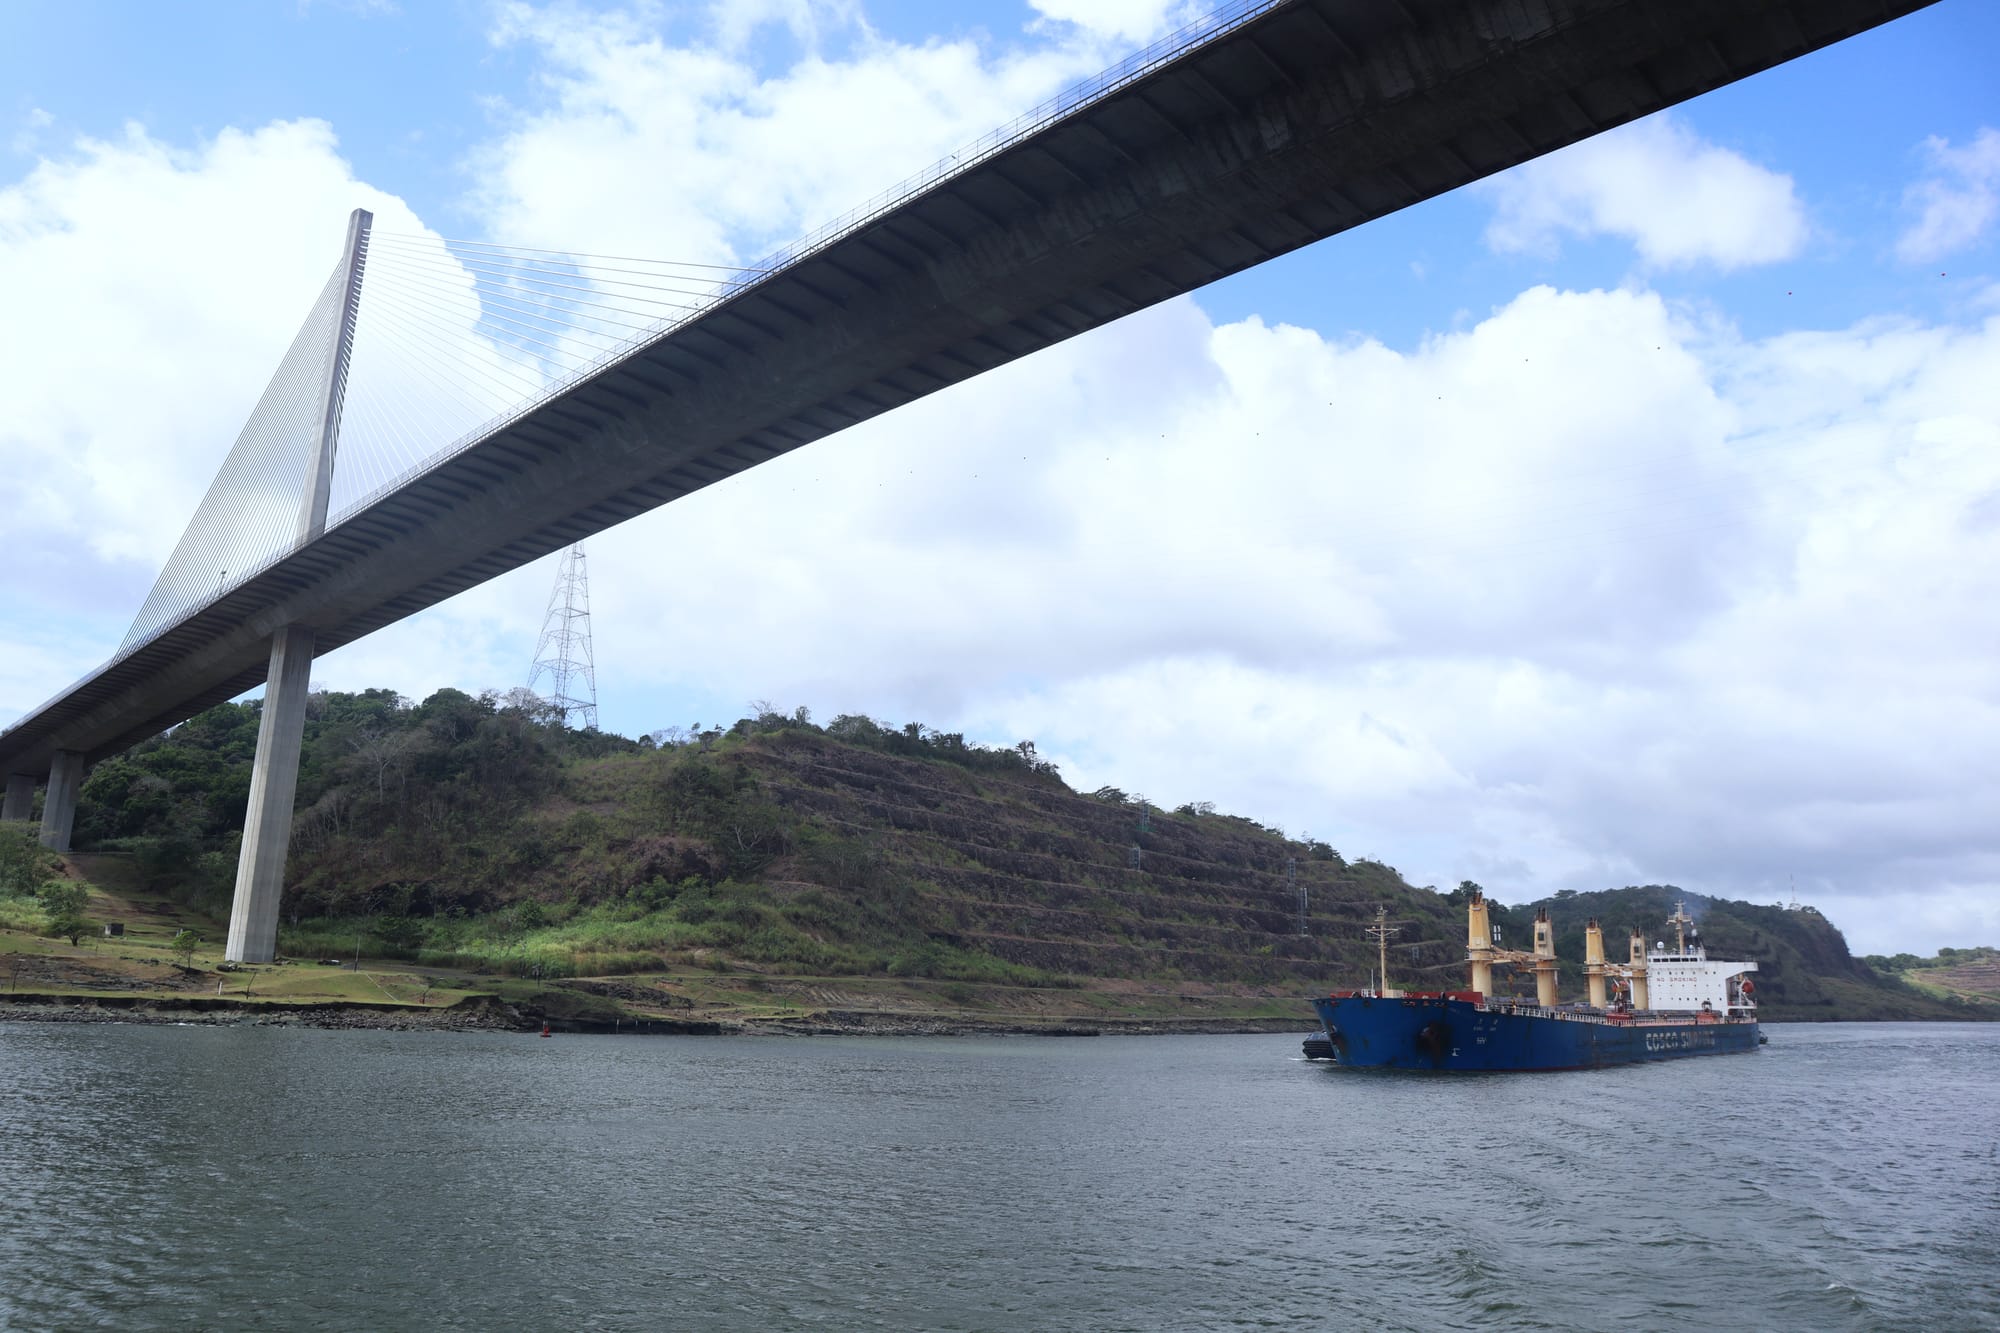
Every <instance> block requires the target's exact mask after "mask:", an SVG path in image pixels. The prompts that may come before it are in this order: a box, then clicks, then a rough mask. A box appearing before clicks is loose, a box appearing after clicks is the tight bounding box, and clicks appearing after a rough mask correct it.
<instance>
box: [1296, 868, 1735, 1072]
mask: <svg viewBox="0 0 2000 1333" xmlns="http://www.w3.org/2000/svg"><path fill="white" fill-rule="evenodd" d="M1376 917H1377V919H1376V924H1375V926H1374V927H1373V928H1372V929H1371V931H1370V934H1371V935H1372V936H1373V937H1375V938H1376V939H1378V940H1381V941H1386V940H1387V937H1388V932H1389V930H1390V927H1389V925H1388V922H1387V919H1386V915H1385V914H1384V913H1382V912H1380V911H1378V912H1377V914H1376ZM1667 924H1668V925H1669V926H1670V927H1672V928H1673V932H1674V938H1673V943H1672V944H1671V946H1670V945H1669V944H1668V942H1667V941H1666V940H1664V939H1661V940H1659V941H1657V942H1655V943H1654V944H1652V945H1650V946H1649V945H1648V944H1647V943H1646V939H1645V936H1644V935H1643V934H1641V933H1640V932H1639V931H1637V930H1635V931H1633V932H1632V935H1631V938H1630V940H1629V942H1628V961H1627V962H1624V963H1613V962H1610V961H1609V960H1607V959H1606V957H1605V954H1604V935H1603V931H1602V930H1601V929H1600V928H1599V926H1598V923H1597V922H1596V921H1594V920H1593V921H1591V922H1590V923H1589V924H1588V925H1587V926H1586V927H1585V929H1584V978H1585V984H1586V986H1587V988H1588V996H1589V999H1588V1001H1587V1002H1586V1003H1582V1004H1569V1005H1564V1004H1562V1003H1560V1002H1559V1000H1558V995H1557V990H1558V988H1557V981H1558V966H1557V960H1556V951H1555V926H1554V924H1553V922H1552V921H1551V920H1550V918H1549V914H1548V911H1547V909H1546V908H1544V909H1541V910H1539V911H1537V912H1536V914H1535V937H1534V942H1533V948H1532V949H1530V950H1528V951H1522V950H1514V949H1503V948H1501V947H1500V946H1499V944H1498V943H1497V942H1496V940H1495V937H1494V931H1493V928H1492V924H1491V913H1490V911H1489V909H1488V907H1487V903H1486V898H1485V895H1484V894H1483V893H1480V892H1479V891H1477V890H1475V891H1474V892H1473V895H1472V899H1471V902H1470V904H1469V905H1468V907H1467V918H1466V961H1467V963H1468V964H1469V965H1470V970H1471V982H1472V988H1471V989H1470V990H1464V991H1401V990H1393V989H1391V988H1390V987H1389V985H1388V952H1387V949H1386V947H1384V948H1383V950H1382V953H1381V964H1382V970H1381V971H1380V972H1379V973H1378V974H1377V977H1376V982H1375V986H1374V988H1373V989H1370V990H1365V991H1347V992H1335V993H1334V994H1331V995H1328V996H1324V997H1321V998H1316V999H1315V1000H1314V1001H1313V1005H1314V1008H1316V1009H1317V1010H1318V1011H1319V1016H1320V1022H1321V1024H1322V1025H1323V1028H1324V1031H1323V1032H1322V1033H1321V1034H1320V1035H1318V1036H1316V1037H1314V1038H1311V1039H1309V1040H1308V1041H1307V1042H1306V1054H1307V1055H1308V1057H1311V1058H1319V1059H1331V1060H1333V1061H1334V1062H1335V1063H1336V1064H1343V1065H1352V1066H1358V1067H1371V1068H1387V1069H1436V1070H1494V1071H1498V1070H1532V1069H1588V1068H1598V1067H1602V1066H1605V1065H1615V1064H1631V1063H1634V1062H1636V1061H1641V1060H1667V1059H1675V1058H1678V1057H1681V1056H1688V1055H1712V1054H1721V1053H1724V1052H1730V1051H1748V1050H1755V1049H1756V1048H1757V1046H1758V1045H1759V1044H1760V1043H1761V1042H1762V1040H1763V1036H1762V1033H1761V1032H1760V1031H1759V1029H1758V1025H1757V1015H1756V1000H1755V998H1754V996H1755V991H1756V987H1755V984H1754V983H1753V982H1752V981H1751V980H1750V973H1752V972H1755V971H1756V970H1757V964H1755V963H1754V962H1725V961H1721V960H1714V959H1710V958H1709V956H1708V951H1707V949H1706V948H1705V947H1704V946H1703V944H1702V943H1701V936H1700V932H1699V930H1698V929H1697V927H1696V926H1695V922H1694V919H1693V918H1692V917H1690V916H1688V914H1687V910H1686V905H1685V904H1679V905H1677V906H1676V907H1675V909H1674V914H1673V915H1672V916H1671V917H1669V918H1668V919H1667ZM1510 964H1511V965H1520V966H1526V967H1529V968H1531V969H1532V970H1533V972H1534V976H1535V1002H1534V1003H1533V1004H1527V1003H1524V1002H1522V1001H1517V1000H1514V999H1512V998H1509V997H1504V996H1500V995H1497V994H1495V992H1494V988H1493V969H1494V968H1495V967H1496V966H1503V965H1510Z"/></svg>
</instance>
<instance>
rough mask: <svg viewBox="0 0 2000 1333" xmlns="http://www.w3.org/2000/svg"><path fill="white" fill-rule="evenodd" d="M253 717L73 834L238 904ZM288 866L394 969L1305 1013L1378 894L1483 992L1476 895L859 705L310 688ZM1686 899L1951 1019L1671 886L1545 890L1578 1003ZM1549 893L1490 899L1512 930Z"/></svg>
mask: <svg viewBox="0 0 2000 1333" xmlns="http://www.w3.org/2000/svg"><path fill="white" fill-rule="evenodd" d="M257 707H258V706H257V705H256V704H255V703H251V704H240V705H223V706H222V707H220V708H216V709H212V710H210V711H209V712H208V713H205V714H203V715H202V716H201V717H198V718H196V719H194V720H193V721H191V722H189V723H188V724H186V725H185V726H183V727H181V728H179V729H177V730H176V731H174V732H172V733H170V734H168V735H166V736H163V737H160V738H157V739H155V740H152V741H149V742H146V743H145V744H143V745H141V746H139V747H137V748H135V749H134V750H133V751H132V752H130V753H129V754H127V755H125V756H123V757H121V758H118V759H114V760H110V761H107V762H105V763H103V764H100V765H99V766H98V767H97V768H96V769H94V770H93V771H92V773H91V775H90V777H89V779H88V781H87V782H86V784H85V787H84V792H83V800H82V803H81V805H80V808H79V814H78V820H77V838H78V843H79V846H80V847H82V848H84V849H87V850H88V849H94V850H99V851H112V852H118V851H122V852H125V853H128V854H129V855H130V856H131V857H132V858H133V861H134V862H135V864H136V865H137V866H138V868H139V872H140V874H141V876H142V878H144V879H145V880H146V882H147V883H148V884H149V885H150V886H151V887H153V888H156V889H159V890H162V891H166V892H170V893H172V894H174V895H176V896H178V897H180V898H181V899H182V900H183V901H187V902H190V903H191V904H193V905H195V906H197V907H199V908H201V909H203V910H206V911H209V912H213V913H221V912H224V911H226V908H227V902H228V897H229V891H230V883H231V878H232V876H233V871H234V862H235V845H236V841H237V839H238V838H239V837H240V833H239V830H240V826H241V819H242V813H243V806H244V801H245V799H246V793H247V791H248V786H249V764H250V758H251V755H252V753H253V752H254V747H255V732H256V722H257ZM286 879H287V889H286V894H285V901H284V906H283V925H282V927H281V934H280V948H281V949H282V950H283V951H284V952H286V953H288V954H292V955H295V956H304V957H311V956H316V955H321V954H332V955H334V956H338V955H339V954H340V953H341V952H342V946H343V943H344V942H351V941H352V939H353V938H354V934H355V929H356V924H357V922H359V923H360V924H361V925H363V926H364V927H365V929H367V930H368V931H369V932H370V933H372V935H373V936H374V937H375V938H376V939H377V940H378V941H379V942H380V944H381V947H382V948H384V949H385V950H388V951H390V952H393V953H396V954H398V955H399V956H404V957H408V958H411V959H414V960H418V961H420V962H427V963H432V964H434V965H437V966H440V967H442V966H456V967H469V968H474V969H479V970H485V971H491V972H499V973H508V974H514V975H523V974H528V975H533V976H535V977H548V978H559V977H605V976H616V975H643V974H646V973H649V972H654V971H657V970H660V969H664V968H669V967H682V968H684V967H687V966H689V965H691V964H699V965H700V966H703V967H709V968H713V969H715V970H717V971H728V970H732V969H735V970H747V971H750V972H756V973H780V974H787V975H795V976H805V975H811V976H826V977H840V976H852V977H860V976H889V977H920V978H933V979H938V980H947V981H948V980H957V981H963V982H968V983H973V982H982V983H994V984H1004V985H1011V986H1028V987H1064V986H1077V985H1081V984H1085V983H1092V984H1096V983H1109V982H1115V981H1133V982H1139V981H1143V982H1147V983H1153V984H1155V985H1156V986H1157V985H1164V986H1167V987H1169V988H1172V987H1174V986H1181V987H1184V988H1196V989H1208V990H1228V991H1234V992H1237V993H1255V994H1262V995H1269V996H1272V997H1287V996H1293V995H1299V996H1302V995H1305V994H1308V993H1312V992H1315V991H1320V990H1324V989H1328V988H1341V987H1350V986H1357V985H1364V984H1366V983H1367V982H1368V981H1369V979H1370V977H1371V976H1372V973H1373V969H1374V967H1375V961H1376V950H1375V948H1374V946H1373V945H1372V944H1371V943H1369V942H1368V941H1367V940H1366V939H1365V937H1364V936H1363V934H1362V930H1363V927H1364V926H1365V925H1366V924H1368V923H1369V922H1370V921H1371V920H1372V919H1373V918H1374V914H1375V912H1376V910H1377V908H1378V907H1384V908H1386V909H1387V912H1388V915H1389V919H1390V921H1391V924H1392V925H1393V926H1394V927H1395V928H1396V931H1397V934H1396V936H1395V938H1394V941H1393V943H1392V946H1391V950H1390V960H1389V965H1390V974H1391V975H1390V980H1391V982H1392V984H1397V985H1403V986H1407V987H1414V988H1434V987H1449V986H1459V985H1462V984H1463V981H1464V976H1465V972H1464V961H1463V960H1464V947H1465V925H1464V916H1463V909H1462V907H1461V906H1459V905H1458V903H1457V902H1454V901H1452V900H1451V898H1448V897H1447V896H1445V895H1440V894H1438V893H1435V892H1433V891H1431V890H1429V889H1427V888H1417V887H1413V886H1412V885H1410V884H1408V883H1407V882H1405V881H1404V879H1403V878H1402V876H1401V875H1400V874H1398V873H1397V872H1396V871H1395V870H1394V869H1393V868H1392V867H1390V866H1387V865H1382V864H1379V863H1376V862H1373V861H1366V860H1358V861H1350V860H1349V859H1347V858H1346V857H1344V856H1343V855H1342V854H1341V853H1340V852H1339V851H1337V850H1336V849H1334V848H1333V847H1330V846H1328V845H1326V844H1325V843H1323V842H1318V841H1314V840H1311V839H1307V838H1296V837H1289V836H1287V835H1286V834H1284V833H1283V832H1281V831H1279V830H1276V829H1271V828H1266V827H1264V826H1262V825H1259V824H1258V823H1256V822H1255V821H1253V820H1250V819H1247V818H1243V817H1240V816H1233V815H1226V814H1220V813H1217V812H1215V811H1214V810H1213V809H1211V808H1209V807H1206V806H1205V805H1201V804H1194V805H1189V806H1184V807H1182V808H1180V809H1178V810H1172V811H1168V810H1160V809H1156V808H1153V807H1151V806H1149V805H1146V804H1144V803H1143V802H1142V801H1141V800H1140V799H1138V798H1135V797H1132V796H1129V795H1128V794H1126V793H1124V792H1122V791H1118V790H1116V789H1112V788H1104V789H1100V790H1099V791H1097V792H1094V793H1080V792H1076V791H1072V790H1071V789H1070V788H1069V787H1068V786H1067V785H1066V784H1065V783H1064V782H1063V781H1062V779H1061V777H1060V775H1059V774H1058V773H1057V772H1056V771H1055V769H1054V767H1053V766H1051V765H1049V764H1047V763H1045V762H1043V761H1042V760H1041V759H1040V758H1039V757H1038V756H1037V755H1036V753H1035V750H1034V747H1033V745H1032V744H1030V743H1027V742H1023V743H1022V744H1020V745H1018V746H1015V747H1012V748H1005V749H1002V748H995V747H984V746H979V745H974V744H968V743H967V742H966V741H965V740H964V738H963V737H962V736H958V735H954V734H951V733H941V732H937V731H934V730H930V729H928V728H924V727H921V726H918V725H916V724H910V725H909V726H905V727H902V728H889V727H884V726H881V725H879V724H877V723H875V722H873V721H871V720H870V719H867V718H862V717H853V716H848V717H841V718H837V719H835V720H834V721H833V722H832V723H831V724H829V725H827V726H824V727H821V726H816V725H814V724H812V723H811V721H810V720H809V718H808V717H807V716H806V715H805V713H804V711H803V710H800V711H799V712H797V713H795V714H790V715H786V714H782V713H778V712H775V711H772V710H768V709H767V710H764V711H762V712H761V713H760V714H759V716H757V717H754V718H746V719H744V720H742V721H740V722H738V723H736V724H735V725H733V726H732V727H729V728H728V729H726V730H725V729H722V728H712V729H707V730H703V731H699V732H696V731H693V730H689V731H686V732H682V731H679V730H675V731H670V732H667V733H658V734H656V736H655V737H647V738H642V739H640V740H637V741H634V740H629V739H626V738H624V737H619V736H613V735H607V734H600V733H597V732H575V731H569V730H566V729H565V728H563V727H562V726H560V725H559V724H558V723H556V722H555V721H554V720H553V719H551V718H550V717H549V716H547V714H546V713H545V712H544V711H542V709H541V706H540V703H539V701H537V700H535V699H534V698H533V697H532V696H529V695H525V694H524V693H517V694H515V695H514V696H511V697H510V698H507V699H502V698H500V697H499V696H496V695H492V694H488V695H484V696H480V697H477V698H475V697H473V696H469V695H466V694H463V693H461V692H459V691H456V690H444V691H440V692H439V693H437V694H435V695H433V696H432V697H431V698H429V699H427V700H425V701H423V702H422V703H420V704H418V703H412V702H410V701H408V700H403V699H400V698H398V697H397V696H396V695H395V694H394V693H393V692H391V691H387V690H371V691H365V692H363V693H361V694H334V693H324V692H322V693H319V694H316V695H315V696H313V700H312V703H311V706H310V708H309V714H308V724H307V736H306V748H305V754H304V757H303V761H302V765H301V777H300V789H299V796H298V801H297V816H296V820H295V823H294V833H293V841H292V859H291V862H290V865H289V867H288V871H287V877H286ZM1301 891H1303V894H1304V897H1305V900H1306V907H1305V912H1304V919H1303V926H1304V930H1303V933H1302V931H1301V913H1300V895H1301ZM1494 892H1495V893H1496V895H1497V896H1498V897H1500V898H1503V899H1504V898H1505V897H1506V894H1505V891H1504V889H1497V890H1495V891H1494ZM1454 896H1457V895H1454ZM1683 897H1685V898H1687V899H1688V902H1689V907H1690V910H1691V911H1693V912H1695V913H1696V915H1697V916H1698V917H1699V918H1700V920H1701V922H1702V928H1703V931H1704V934H1705V937H1706V939H1707V942H1708V944H1709V946H1710V948H1711V950H1712V951H1713V952H1715V953H1716V954H1717V955H1718V956H1732V957H1734V956H1741V957H1746V958H1754V959H1756V960H1757V961H1758V963H1759V966H1760V972H1759V977H1758V983H1759V989H1760V994H1761V995H1762V997H1763V998H1764V1000H1765V1002H1766V1006H1767V1013H1768V1014H1769V1015H1770V1016H1771V1017H1774V1018H1778V1017H1799V1018H1804V1017H1819V1018H1836V1017H1840V1018H1878V1017H1913V1018H1914V1017H1946V1016H1951V1017H1958V1016H1962V1006H1958V1007H1954V1006H1953V1005H1952V1003H1951V1002H1949V1001H1947V1000H1942V999H1939V998H1935V997H1933V996H1930V995H1926V994H1925V993H1923V992H1922V991H1920V990H1918V989H1917V988H1914V987H1911V986H1909V985H1906V984H1903V983H1900V982H1897V981H1895V980H1893V979H1890V978H1885V977H1883V976H1882V975H1880V974H1878V973H1877V972H1875V971H1874V970H1872V969H1870V968H1869V967H1867V966H1866V965H1865V964H1862V963H1860V962H1857V961H1856V960H1855V959H1853V958H1852V957H1851V956H1850V955H1849V954H1848V951H1847V947H1846V944H1845V941H1844V940H1843V939H1842V938H1841V936H1840V933H1839V931H1837V930H1836V929H1834V928H1833V926H1832V925H1831V924H1830V923H1828V922H1826V921H1824V920H1823V919H1821V918H1819V917H1817V916H1816V915H1812V914H1808V913H1798V912H1790V913H1788V912H1783V911H1779V910H1777V909H1773V908H1763V907H1753V906H1751V905H1749V904H1742V903H1725V902H1709V901H1707V900H1701V899H1697V898H1695V897H1694V896H1693V895H1689V894H1683V893H1682V892H1681V891H1679V890H1676V889H1672V888H1669V887H1659V886H1653V887H1647V888H1632V889H1620V890H1615V891H1611V892H1607V893H1601V894H1577V895H1565V896H1563V897H1562V898H1560V899H1558V900H1556V901H1554V902H1552V903H1551V904H1550V906H1551V909H1552V911H1553V912H1554V914H1555V916H1556V920H1557V924H1558V927H1559V931H1560V934H1559V952H1560V953H1561V954H1562V956H1563V957H1564V958H1566V959H1568V960H1571V963H1572V965H1571V967H1570V968H1568V969H1566V972H1565V993H1566V994H1575V993H1577V992H1578V991H1580V989H1581V978H1580V968H1579V967H1578V966H1577V965H1576V964H1577V963H1578V962H1579V961H1580V959H1581V956H1582V931H1583V924H1584V921H1585V919H1586V918H1587V917H1589V916H1592V915H1595V916H1597V917H1598V918H1599V919H1600V920H1601V921H1603V922H1604V923H1605V926H1606V932H1607V940H1608V941H1610V946H1609V947H1610V949H1611V952H1612V954H1613V956H1614V957H1622V954H1623V942H1624V939H1625V931H1626V930H1627V929H1628V927H1629V926H1630V925H1632V924H1634V923H1637V924H1640V925H1642V926H1644V927H1645V928H1646V929H1647V930H1648V932H1649V933H1651V934H1653V935H1655V936H1657V934H1658V932H1659V931H1660V929H1661V926H1660V922H1661V921H1662V920H1663V919H1664V918H1665V916H1666V915H1667V913H1668V912H1670V911H1671V910H1672V907H1673V904H1674V903H1675V902H1676V901H1677V900H1679V899H1680V898H1683ZM1533 906H1534V905H1533V904H1523V905H1519V906H1513V907H1509V908H1507V909H1503V911H1502V912H1501V913H1500V915H1499V918H1498V919H1499V920H1500V922H1501V923H1502V924H1503V926H1504V927H1505V929H1506V930H1507V932H1508V935H1509V940H1510V942H1514V943H1520V942H1525V940H1526V939H1527V938H1528V926H1527V924H1526V923H1527V922H1528V920H1529V919H1530V918H1531V916H1532V908H1533Z"/></svg>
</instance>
